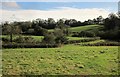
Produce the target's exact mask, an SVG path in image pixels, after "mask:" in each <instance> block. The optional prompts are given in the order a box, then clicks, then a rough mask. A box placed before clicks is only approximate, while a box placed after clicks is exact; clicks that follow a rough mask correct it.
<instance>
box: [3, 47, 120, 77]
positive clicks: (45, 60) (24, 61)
mask: <svg viewBox="0 0 120 77" xmlns="http://www.w3.org/2000/svg"><path fill="white" fill-rule="evenodd" d="M2 63H3V75H23V74H25V75H44V74H45V75H118V63H119V61H118V46H78V45H65V46H62V47H59V48H22V49H21V48H16V49H3V50H2Z"/></svg>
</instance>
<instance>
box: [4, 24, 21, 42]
mask: <svg viewBox="0 0 120 77" xmlns="http://www.w3.org/2000/svg"><path fill="white" fill-rule="evenodd" d="M4 29H5V31H4V32H5V33H6V34H9V35H10V42H11V43H12V37H13V34H20V33H21V29H20V27H19V26H17V25H14V24H13V23H10V24H7V25H6V27H5V28H4Z"/></svg>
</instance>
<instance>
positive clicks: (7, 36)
mask: <svg viewBox="0 0 120 77" xmlns="http://www.w3.org/2000/svg"><path fill="white" fill-rule="evenodd" d="M22 36H23V37H32V38H34V39H35V40H37V41H39V40H42V39H43V38H44V36H33V35H22ZM0 37H4V38H8V39H9V38H10V36H9V35H2V36H0ZM17 37H19V36H17V35H13V40H14V39H16V38H17Z"/></svg>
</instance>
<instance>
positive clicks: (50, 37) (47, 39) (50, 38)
mask: <svg viewBox="0 0 120 77" xmlns="http://www.w3.org/2000/svg"><path fill="white" fill-rule="evenodd" d="M42 43H44V44H55V36H54V34H53V33H48V34H46V35H44V39H43V40H42Z"/></svg>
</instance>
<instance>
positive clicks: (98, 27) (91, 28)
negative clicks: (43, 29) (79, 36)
mask: <svg viewBox="0 0 120 77" xmlns="http://www.w3.org/2000/svg"><path fill="white" fill-rule="evenodd" d="M101 29H103V25H85V26H79V27H70V28H69V30H70V31H72V32H80V31H93V32H96V31H99V30H101ZM48 31H49V32H53V31H54V30H53V29H49V30H48Z"/></svg>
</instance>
